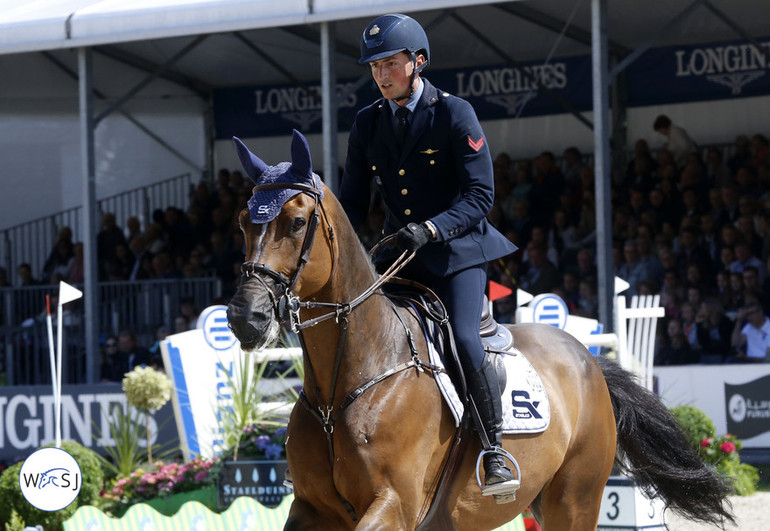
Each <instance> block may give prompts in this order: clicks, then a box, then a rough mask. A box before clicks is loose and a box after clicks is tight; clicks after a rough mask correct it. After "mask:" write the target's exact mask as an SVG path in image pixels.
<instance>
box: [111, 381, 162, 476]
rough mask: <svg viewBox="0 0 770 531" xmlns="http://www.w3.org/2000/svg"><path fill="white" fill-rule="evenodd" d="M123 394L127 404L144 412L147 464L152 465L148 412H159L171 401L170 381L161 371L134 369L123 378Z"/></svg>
mask: <svg viewBox="0 0 770 531" xmlns="http://www.w3.org/2000/svg"><path fill="white" fill-rule="evenodd" d="M123 392H124V393H125V394H126V400H128V403H129V404H131V405H132V406H134V407H135V408H137V409H143V410H145V412H146V419H147V462H148V463H152V444H151V443H150V412H151V411H157V410H159V409H160V408H161V407H163V405H164V404H165V403H166V402H168V401H169V399H171V381H170V380H169V379H168V376H166V375H165V373H162V372H161V371H157V370H155V369H153V368H151V367H136V368H135V369H134V370H132V371H131V372H129V373H126V375H125V376H124V377H123Z"/></svg>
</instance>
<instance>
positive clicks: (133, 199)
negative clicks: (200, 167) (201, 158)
mask: <svg viewBox="0 0 770 531" xmlns="http://www.w3.org/2000/svg"><path fill="white" fill-rule="evenodd" d="M193 184H194V183H193V181H192V175H191V174H189V173H185V174H183V175H178V176H176V177H171V178H170V179H166V180H164V181H160V182H158V183H154V184H151V185H148V186H143V187H140V188H135V189H133V190H128V191H125V192H121V193H119V194H116V195H113V196H110V197H105V198H102V199H99V200H98V201H97V202H96V204H97V216H96V218H97V219H98V220H100V221H101V216H102V215H103V214H105V213H107V212H111V213H113V214H115V219H116V222H117V224H118V226H119V227H125V224H126V220H127V219H128V218H130V217H132V216H136V217H137V218H139V221H140V223H141V226H142V227H146V226H147V223H149V222H151V221H152V213H153V211H154V210H156V209H161V210H165V209H166V208H167V207H170V206H175V207H179V208H181V209H182V210H186V209H187V207H188V206H189V202H190V193H191V189H192V186H193ZM81 211H82V207H74V208H69V209H67V210H62V211H61V212H57V213H55V214H51V215H50V216H45V217H42V218H39V219H35V220H32V221H27V222H25V223H21V224H19V225H15V226H13V227H9V228H7V229H3V230H0V267H5V268H6V270H7V271H8V279H9V281H10V282H11V283H13V280H14V279H16V268H17V267H18V266H19V265H20V264H23V263H28V264H30V266H31V267H32V274H33V276H34V277H36V278H37V277H38V276H39V275H40V272H41V271H42V269H43V265H44V264H45V261H46V259H47V258H48V254H49V253H50V252H51V249H53V246H54V244H55V243H56V239H57V237H58V234H59V229H61V228H62V227H69V228H70V229H72V241H73V242H78V241H82V239H83V238H82V235H83V227H82V223H81V219H82V212H81Z"/></svg>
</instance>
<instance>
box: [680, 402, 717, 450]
mask: <svg viewBox="0 0 770 531" xmlns="http://www.w3.org/2000/svg"><path fill="white" fill-rule="evenodd" d="M670 411H671V413H672V414H673V415H674V418H676V420H677V422H678V423H679V427H680V428H681V429H682V431H683V432H684V434H685V436H686V437H687V441H688V442H689V444H690V447H691V448H692V449H693V450H695V451H698V450H699V449H700V444H701V441H702V440H703V439H707V438H709V437H715V436H716V433H717V430H716V428H715V427H714V423H713V422H712V421H711V419H710V418H709V416H708V415H706V414H705V413H704V412H703V411H701V410H700V409H698V408H697V407H695V406H676V407H672V408H671V410H670Z"/></svg>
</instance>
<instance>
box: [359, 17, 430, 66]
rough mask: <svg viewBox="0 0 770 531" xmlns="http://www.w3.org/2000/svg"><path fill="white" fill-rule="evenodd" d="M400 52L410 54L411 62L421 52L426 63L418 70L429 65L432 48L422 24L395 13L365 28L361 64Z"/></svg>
mask: <svg viewBox="0 0 770 531" xmlns="http://www.w3.org/2000/svg"><path fill="white" fill-rule="evenodd" d="M398 52H407V53H408V54H409V55H411V56H412V61H414V60H415V56H416V53H417V52H422V54H423V55H425V62H424V63H423V64H422V65H420V67H419V69H418V71H419V70H422V69H423V68H425V67H426V66H428V63H429V62H430V45H429V44H428V36H427V35H425V30H424V29H422V26H420V23H419V22H417V21H416V20H414V19H413V18H412V17H408V16H406V15H399V14H394V15H382V16H379V17H377V18H375V19H374V20H373V21H371V22H370V23H369V25H368V26H366V29H365V30H364V33H363V35H362V36H361V58H360V59H359V60H358V62H359V63H360V64H366V63H368V62H370V61H379V60H380V59H385V58H386V57H390V56H391V55H395V54H397V53H398Z"/></svg>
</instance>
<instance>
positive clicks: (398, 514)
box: [356, 489, 415, 531]
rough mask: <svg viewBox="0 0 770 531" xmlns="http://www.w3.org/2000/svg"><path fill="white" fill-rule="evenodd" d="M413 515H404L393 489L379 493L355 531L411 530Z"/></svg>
mask: <svg viewBox="0 0 770 531" xmlns="http://www.w3.org/2000/svg"><path fill="white" fill-rule="evenodd" d="M414 520H415V518H414V516H413V515H406V514H405V507H404V504H403V503H402V502H401V499H400V497H399V496H398V494H397V493H396V491H395V490H394V489H385V490H383V491H381V492H380V493H379V494H378V495H377V497H376V498H375V499H374V501H373V502H372V504H371V505H369V508H368V509H367V510H366V513H364V514H363V515H362V516H361V519H360V520H359V522H358V524H357V525H356V531H375V530H381V531H397V530H404V531H406V530H412V529H414V527H415V522H414Z"/></svg>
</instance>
